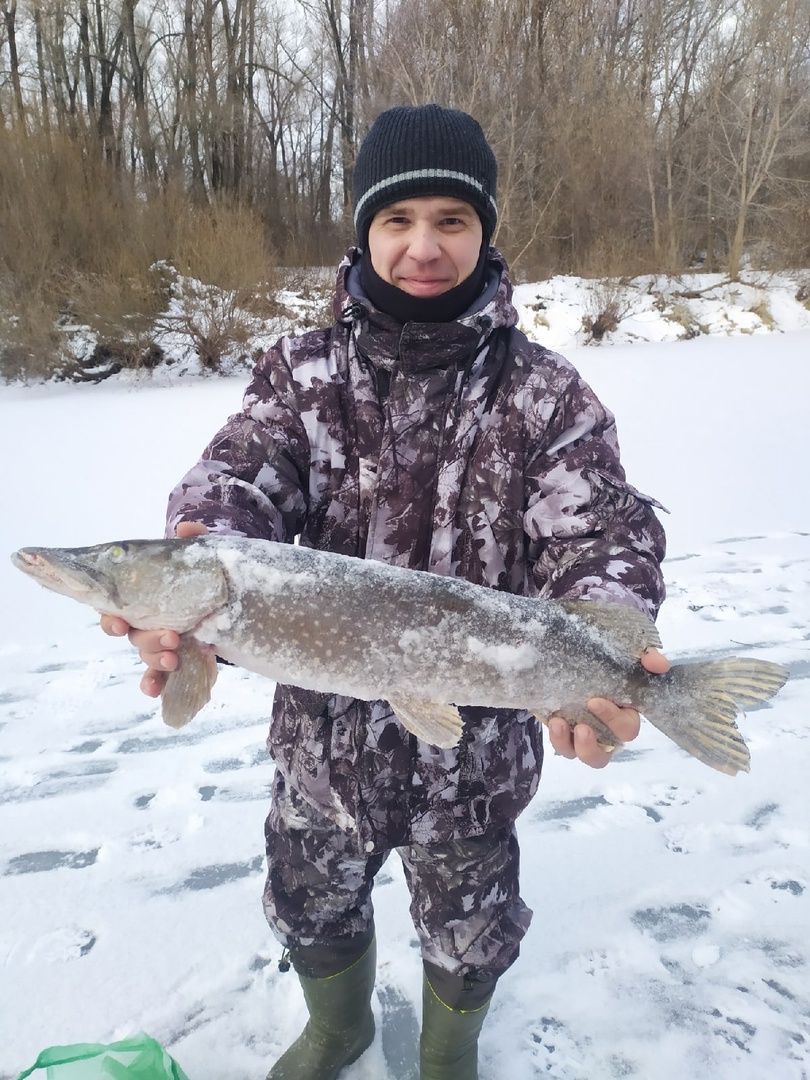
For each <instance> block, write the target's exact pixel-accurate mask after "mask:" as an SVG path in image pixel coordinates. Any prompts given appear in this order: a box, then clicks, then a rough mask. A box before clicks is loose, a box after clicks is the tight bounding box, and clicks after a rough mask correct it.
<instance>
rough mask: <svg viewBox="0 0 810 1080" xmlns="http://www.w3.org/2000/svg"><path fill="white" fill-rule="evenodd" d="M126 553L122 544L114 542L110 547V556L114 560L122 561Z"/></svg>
mask: <svg viewBox="0 0 810 1080" xmlns="http://www.w3.org/2000/svg"><path fill="white" fill-rule="evenodd" d="M125 555H126V551H125V550H124V548H123V547H121V545H120V544H113V545H112V547H111V548H110V558H111V559H112V560H113V562H120V561H121V559H123V557H124V556H125Z"/></svg>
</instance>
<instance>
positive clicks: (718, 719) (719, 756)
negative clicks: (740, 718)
mask: <svg viewBox="0 0 810 1080" xmlns="http://www.w3.org/2000/svg"><path fill="white" fill-rule="evenodd" d="M787 678H788V672H787V670H786V668H784V667H782V666H781V665H780V664H773V663H771V662H770V661H768V660H747V659H743V658H740V657H731V658H729V659H727V660H714V661H707V662H705V663H699V664H681V665H677V664H676V665H674V666H673V667H672V668H671V670H670V671H669V672H668V673H667V674H666V675H653V676H651V677H650V681H649V684H648V685H649V689H650V696H649V701H648V704H649V709H647V708H645V703H642V705H641V711H642V712H643V713H644V715H645V716H646V717H647V719H648V720H649V721H650V723H651V724H653V725H654V726H655V727H657V728H659V729H660V730H661V731H663V732H664V734H665V735H667V736H668V737H669V738H670V739H672V741H673V742H675V743H677V745H678V746H680V747H681V748H682V749H684V750H686V751H688V752H689V753H690V754H692V755H693V757H696V758H697V759H698V761H702V762H703V763H704V764H705V765H709V766H710V767H711V768H713V769H717V770H718V772H722V773H727V774H728V775H729V776H734V775H735V774H736V773H738V772H748V771H749V768H750V759H751V756H750V754H749V752H748V747H747V746H746V745H745V741H744V739H743V737H742V735H741V734H740V731H739V729H738V728H737V724H736V723H735V721H736V718H737V715H738V714H739V713H741V712H742V711H743V710H744V709H745V708H746V707H747V706H752V705H761V704H762V703H763V702H765V701H768V700H769V699H770V698H772V697H773V696H774V694H776V693H777V691H779V690H780V689H781V688H782V686H784V684H785V682H786V681H787Z"/></svg>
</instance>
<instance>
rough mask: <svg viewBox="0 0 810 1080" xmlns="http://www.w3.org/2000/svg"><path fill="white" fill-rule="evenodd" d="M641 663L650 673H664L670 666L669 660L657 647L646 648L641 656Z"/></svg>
mask: <svg viewBox="0 0 810 1080" xmlns="http://www.w3.org/2000/svg"><path fill="white" fill-rule="evenodd" d="M641 665H642V667H644V668H646V670H647V671H649V672H650V673H651V674H652V675H665V674H666V673H667V672H668V671H669V668H670V663H669V660H667V658H666V657H665V656H664V654H663V653H662V652H659V651H658V649H647V651H646V652H645V653H644V654H643V656H642V657H641Z"/></svg>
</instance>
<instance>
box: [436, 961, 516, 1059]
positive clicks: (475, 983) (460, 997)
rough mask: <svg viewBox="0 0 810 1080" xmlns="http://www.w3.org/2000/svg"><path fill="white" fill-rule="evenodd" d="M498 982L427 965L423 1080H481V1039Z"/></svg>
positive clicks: (491, 978)
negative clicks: (479, 1044) (460, 974)
mask: <svg viewBox="0 0 810 1080" xmlns="http://www.w3.org/2000/svg"><path fill="white" fill-rule="evenodd" d="M497 981H498V977H497V975H490V974H488V973H487V974H484V973H483V972H479V973H478V974H477V975H476V976H475V977H472V978H470V977H467V978H463V977H460V976H457V975H450V974H449V973H448V972H446V971H442V969H441V968H437V967H434V965H433V964H427V963H426V964H425V976H424V980H423V983H422V1039H421V1042H420V1046H419V1077H420V1080H478V1036H479V1035H480V1034H481V1028H482V1027H483V1026H484V1020H485V1019H486V1015H487V1012H488V1010H489V1005H490V1002H491V1001H492V995H493V993H494V991H495V983H496V982H497Z"/></svg>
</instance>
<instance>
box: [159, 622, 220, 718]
mask: <svg viewBox="0 0 810 1080" xmlns="http://www.w3.org/2000/svg"><path fill="white" fill-rule="evenodd" d="M177 655H178V659H179V661H180V663H179V664H178V666H177V668H176V669H175V670H174V671H170V672H169V674H168V676H167V677H166V682H165V684H164V687H163V693H162V695H161V698H162V712H163V723H164V724H168V725H169V727H172V728H181V727H184V726H185V725H186V724H187V723H188V722H189V720H192V719H193V718H194V717H195V716H196V715H197V713H198V712H199V711H200V709H201V708H202V707H203V705H206V704H207V703H208V701H209V700H210V698H211V690H212V688H213V686H214V683H215V682H216V681H217V658H216V653H215V652H214V650H213V649H212V648H211V646H210V645H201V644H200V643H199V642H198V641H196V640H195V639H194V638H193V637H189V636H188V635H183V636H181V638H180V644H179V646H178V648H177Z"/></svg>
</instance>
